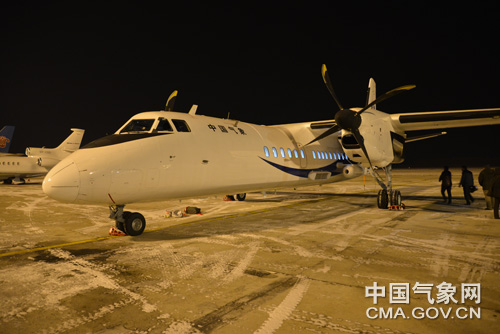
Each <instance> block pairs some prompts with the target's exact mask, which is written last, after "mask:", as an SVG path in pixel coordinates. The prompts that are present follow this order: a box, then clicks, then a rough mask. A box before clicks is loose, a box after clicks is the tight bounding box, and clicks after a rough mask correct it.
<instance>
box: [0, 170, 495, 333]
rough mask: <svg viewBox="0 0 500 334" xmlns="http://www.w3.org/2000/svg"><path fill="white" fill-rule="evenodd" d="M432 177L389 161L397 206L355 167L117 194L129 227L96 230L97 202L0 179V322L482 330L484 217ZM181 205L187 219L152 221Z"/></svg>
mask: <svg viewBox="0 0 500 334" xmlns="http://www.w3.org/2000/svg"><path fill="white" fill-rule="evenodd" d="M473 172H474V176H475V177H476V178H477V175H478V171H477V170H473ZM452 173H453V175H454V183H455V184H458V178H459V171H458V170H452ZM439 174H440V171H439V170H394V183H395V188H396V189H399V190H401V192H402V194H403V202H404V203H405V204H406V206H407V208H406V210H404V211H388V210H387V211H383V210H379V209H377V208H376V204H375V201H376V193H377V190H378V188H377V186H376V185H375V183H374V182H373V180H372V179H371V178H369V177H367V179H366V185H364V184H363V178H358V179H355V180H352V181H349V182H344V183H339V184H332V185H328V186H323V187H311V188H301V189H298V190H293V189H284V190H278V192H277V193H274V192H269V193H268V194H267V196H263V195H262V194H260V193H259V194H249V195H248V196H247V201H245V202H223V201H222V200H221V198H207V199H196V200H189V201H182V203H180V202H179V201H169V202H159V203H150V204H136V205H130V206H127V210H130V211H139V212H141V213H142V214H144V216H145V217H146V220H147V227H146V232H145V233H144V234H143V235H141V236H139V237H109V236H108V235H107V232H108V229H109V226H111V225H113V223H112V221H111V220H109V219H108V218H107V217H108V209H107V208H106V207H100V206H78V205H67V204H62V203H58V202H55V201H53V200H51V199H49V198H47V197H46V196H45V195H44V194H43V192H42V191H41V186H40V184H39V183H33V184H27V185H22V186H0V196H1V202H0V297H1V299H0V332H2V333H18V332H19V333H21V332H22V333H209V332H210V333H235V332H238V333H255V332H257V333H303V332H313V333H314V332H315V333H443V332H453V333H470V332H474V333H498V332H499V331H500V323H499V320H498V317H499V316H500V283H499V282H500V277H499V272H500V270H499V269H500V221H498V220H494V219H492V217H493V214H492V212H491V211H486V210H484V209H483V208H484V207H485V203H484V199H483V198H482V196H481V197H479V195H482V193H481V191H479V192H477V193H475V194H477V195H476V197H479V198H478V199H477V201H476V202H475V203H474V204H473V205H472V206H465V205H461V204H463V202H464V200H463V199H462V196H461V195H462V194H461V189H459V188H457V187H454V188H453V195H454V196H455V200H454V205H452V206H448V205H445V204H442V203H441V197H440V192H439V190H440V185H439V183H438V182H437V178H438V176H439ZM188 205H194V206H198V207H200V208H201V209H202V212H203V215H202V216H197V215H194V216H190V217H185V218H178V219H176V218H164V214H165V210H175V209H181V208H183V207H185V206H188ZM375 282H376V283H375ZM391 283H392V285H391ZM442 283H447V284H442ZM398 284H399V285H398ZM406 284H407V285H406ZM422 284H428V285H427V287H429V286H430V284H432V286H431V290H429V294H428V295H427V294H426V293H425V289H423V286H422ZM398 286H399V289H396V288H397V287H398ZM375 287H384V290H385V291H384V292H385V295H384V296H382V293H381V292H382V290H381V289H378V290H377V289H376V288H375ZM415 287H416V288H415ZM444 287H448V289H446V290H445V289H444ZM478 287H480V290H478V289H477V288H478ZM405 288H407V290H405ZM452 288H455V289H456V291H455V293H452ZM450 289H451V290H450ZM467 289H468V290H467ZM367 291H368V293H367ZM466 292H468V295H467V296H466ZM443 294H444V296H443ZM367 295H368V296H367ZM374 295H377V296H378V298H375V297H374ZM450 296H451V297H452V298H449V297H450ZM446 297H448V298H446ZM463 297H464V298H463ZM465 297H467V298H465ZM478 297H480V299H479V302H478ZM375 299H377V304H375ZM406 299H408V300H406ZM462 299H464V300H463V301H462ZM431 300H433V301H434V303H431ZM454 300H455V301H456V302H455V301H454ZM446 302H448V303H446ZM478 312H479V316H478Z"/></svg>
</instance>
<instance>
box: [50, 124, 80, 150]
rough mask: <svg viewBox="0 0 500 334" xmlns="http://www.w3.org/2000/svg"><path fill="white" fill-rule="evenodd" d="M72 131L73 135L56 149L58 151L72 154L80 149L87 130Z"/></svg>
mask: <svg viewBox="0 0 500 334" xmlns="http://www.w3.org/2000/svg"><path fill="white" fill-rule="evenodd" d="M71 131H73V133H72V134H70V135H69V137H68V138H66V139H65V140H64V141H63V142H62V143H61V145H59V146H58V147H57V148H56V150H58V151H64V152H68V153H72V152H75V151H76V150H78V149H79V148H80V144H81V143H82V138H83V134H84V133H85V130H82V129H71Z"/></svg>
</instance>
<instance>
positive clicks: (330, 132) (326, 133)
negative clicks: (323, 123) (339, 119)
mask: <svg viewBox="0 0 500 334" xmlns="http://www.w3.org/2000/svg"><path fill="white" fill-rule="evenodd" d="M339 130H340V126H338V125H337V124H335V125H334V126H332V127H331V128H329V129H328V130H326V131H325V132H323V133H322V134H320V135H319V136H317V137H316V138H314V139H313V140H311V141H310V142H309V143H307V144H306V145H305V146H307V145H309V144H312V143H314V142H316V141H318V140H321V139H323V138H325V137H328V136H329V135H331V134H332V133H335V132H337V131H339Z"/></svg>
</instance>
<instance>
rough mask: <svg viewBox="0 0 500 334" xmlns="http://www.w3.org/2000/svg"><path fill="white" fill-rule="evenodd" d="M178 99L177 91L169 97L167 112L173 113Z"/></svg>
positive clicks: (166, 105)
mask: <svg viewBox="0 0 500 334" xmlns="http://www.w3.org/2000/svg"><path fill="white" fill-rule="evenodd" d="M176 97H177V90H174V91H173V92H172V94H170V96H169V97H168V100H167V103H165V109H164V110H165V111H173V110H174V103H175V98H176Z"/></svg>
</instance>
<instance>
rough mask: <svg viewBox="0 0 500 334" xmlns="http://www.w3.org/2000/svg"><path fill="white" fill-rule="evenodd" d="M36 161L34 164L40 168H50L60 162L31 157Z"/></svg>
mask: <svg viewBox="0 0 500 334" xmlns="http://www.w3.org/2000/svg"><path fill="white" fill-rule="evenodd" d="M33 158H34V159H37V161H36V164H37V165H38V166H40V167H45V168H52V167H54V166H55V165H57V163H58V162H59V161H60V160H58V159H51V158H43V157H33Z"/></svg>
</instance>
